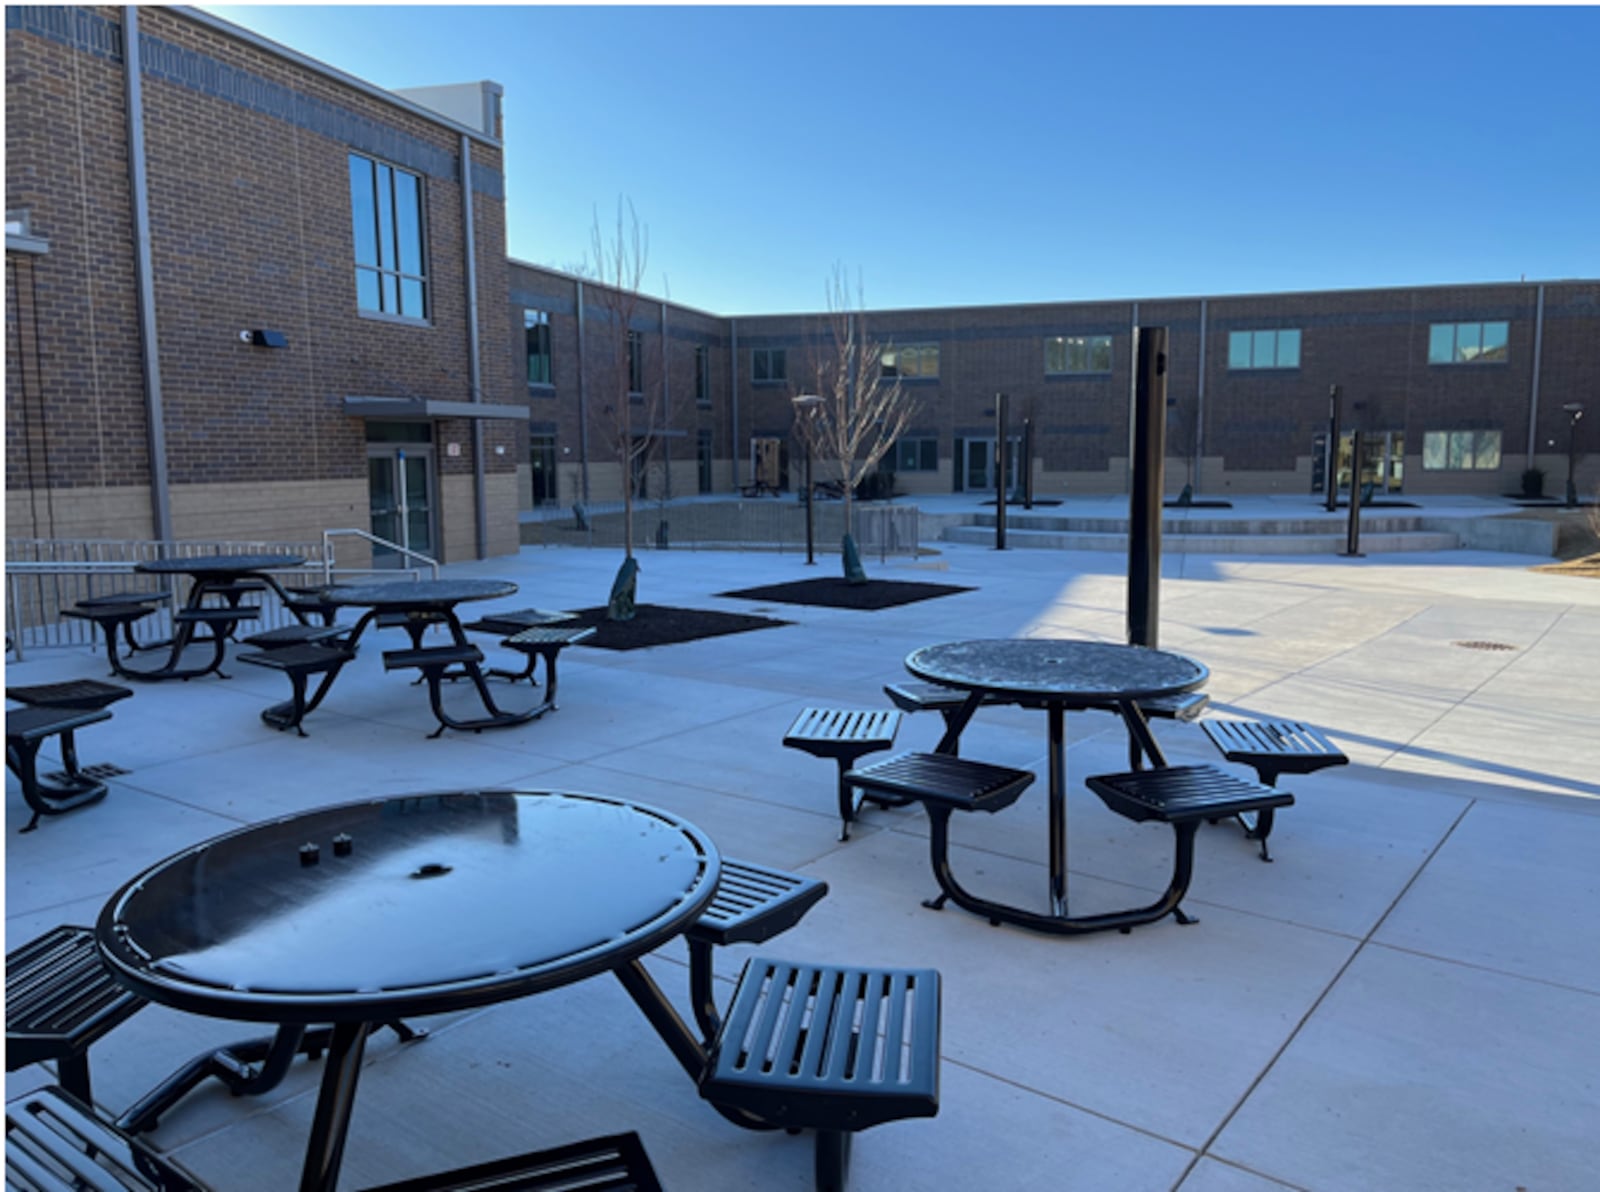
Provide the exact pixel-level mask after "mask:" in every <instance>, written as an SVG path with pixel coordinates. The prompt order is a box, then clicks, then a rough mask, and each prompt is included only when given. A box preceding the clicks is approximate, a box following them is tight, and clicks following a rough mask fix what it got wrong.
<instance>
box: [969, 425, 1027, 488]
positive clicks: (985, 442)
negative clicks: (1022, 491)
mask: <svg viewBox="0 0 1600 1192" xmlns="http://www.w3.org/2000/svg"><path fill="white" fill-rule="evenodd" d="M1007 443H1008V444H1009V449H1008V450H1007V452H1006V491H1007V492H1015V491H1016V488H1017V456H1018V455H1020V454H1021V449H1022V440H1021V439H1020V438H1018V437H1015V436H1013V437H1012V438H1010V439H1008V440H1007ZM994 448H995V440H993V439H962V440H960V441H959V443H958V444H957V446H956V475H955V489H956V491H957V492H969V493H975V492H982V491H984V490H985V489H992V488H994V473H995V466H994V465H995V460H994Z"/></svg>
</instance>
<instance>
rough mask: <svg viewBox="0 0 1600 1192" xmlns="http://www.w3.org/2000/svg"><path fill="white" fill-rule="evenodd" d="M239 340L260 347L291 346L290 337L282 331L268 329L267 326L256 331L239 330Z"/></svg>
mask: <svg viewBox="0 0 1600 1192" xmlns="http://www.w3.org/2000/svg"><path fill="white" fill-rule="evenodd" d="M239 342H240V343H243V344H253V345H254V346H255V347H258V348H287V347H288V346H289V337H288V336H287V335H285V334H284V333H283V332H281V331H268V330H266V329H265V328H259V329H257V330H254V331H241V332H239Z"/></svg>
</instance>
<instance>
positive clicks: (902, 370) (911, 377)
mask: <svg viewBox="0 0 1600 1192" xmlns="http://www.w3.org/2000/svg"><path fill="white" fill-rule="evenodd" d="M939 348H940V345H939V341H938V340H927V341H920V342H918V343H911V344H896V343H891V344H889V346H888V347H886V348H884V349H883V350H882V351H881V352H880V353H879V354H878V375H879V377H881V378H882V379H883V380H885V381H937V380H938V379H939ZM929 357H931V358H932V363H933V370H932V371H931V372H929V371H926V370H927V368H928V360H929ZM903 358H905V360H903ZM891 361H892V363H891ZM907 361H908V362H909V363H910V365H911V368H910V370H907V368H906V367H905V362H907Z"/></svg>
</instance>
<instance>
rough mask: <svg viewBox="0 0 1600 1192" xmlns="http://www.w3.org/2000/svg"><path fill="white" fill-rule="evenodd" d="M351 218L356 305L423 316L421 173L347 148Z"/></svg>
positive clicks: (425, 298)
mask: <svg viewBox="0 0 1600 1192" xmlns="http://www.w3.org/2000/svg"><path fill="white" fill-rule="evenodd" d="M350 222H351V232H352V238H353V241H354V245H355V258H356V259H355V266H356V305H357V306H359V307H360V308H361V309H362V310H369V311H374V312H376V313H378V314H386V315H399V316H401V317H403V318H408V319H425V318H427V317H428V277H427V265H426V254H425V253H424V251H423V247H424V237H425V229H424V228H423V220H422V179H421V178H419V177H418V176H417V175H415V174H412V173H408V172H407V171H405V170H401V169H396V168H395V167H394V166H391V165H388V164H386V163H385V162H381V161H374V160H373V159H372V158H370V157H362V156H361V155H360V154H357V153H352V154H350Z"/></svg>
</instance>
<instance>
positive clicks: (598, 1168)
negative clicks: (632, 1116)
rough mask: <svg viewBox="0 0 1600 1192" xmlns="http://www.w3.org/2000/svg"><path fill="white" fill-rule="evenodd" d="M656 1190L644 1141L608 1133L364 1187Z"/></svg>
mask: <svg viewBox="0 0 1600 1192" xmlns="http://www.w3.org/2000/svg"><path fill="white" fill-rule="evenodd" d="M491 1189H492V1190H494V1192H511V1190H513V1189H514V1190H515V1192H661V1180H660V1179H659V1177H657V1175H656V1170H655V1168H654V1167H652V1166H651V1164H650V1157H649V1155H647V1154H646V1153H645V1149H644V1143H642V1142H641V1141H640V1140H639V1136H638V1135H637V1134H635V1133H632V1132H631V1131H630V1132H629V1133H627V1134H608V1135H606V1136H604V1137H602V1138H590V1139H586V1140H585V1141H583V1142H574V1143H571V1144H569V1145H567V1146H558V1147H552V1148H551V1149H549V1150H545V1151H535V1152H533V1153H532V1154H527V1155H517V1156H515V1157H513V1158H510V1159H496V1160H493V1161H491V1162H489V1163H474V1164H473V1165H472V1166H471V1167H463V1168H460V1169H458V1170H456V1171H447V1172H442V1173H440V1174H438V1175H428V1176H423V1177H421V1178H420V1179H414V1180H401V1181H400V1182H399V1183H397V1184H384V1185H383V1186H382V1187H381V1188H369V1189H367V1192H491Z"/></svg>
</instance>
